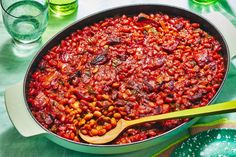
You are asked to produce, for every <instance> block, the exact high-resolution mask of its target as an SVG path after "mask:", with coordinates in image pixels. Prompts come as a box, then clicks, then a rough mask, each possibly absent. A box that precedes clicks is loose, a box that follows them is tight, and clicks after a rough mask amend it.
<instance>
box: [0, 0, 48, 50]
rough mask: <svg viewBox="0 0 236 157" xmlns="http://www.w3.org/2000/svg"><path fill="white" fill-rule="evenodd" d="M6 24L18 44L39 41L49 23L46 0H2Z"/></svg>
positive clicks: (24, 44)
mask: <svg viewBox="0 0 236 157" xmlns="http://www.w3.org/2000/svg"><path fill="white" fill-rule="evenodd" d="M1 6H2V16H3V22H4V25H5V27H6V29H7V31H8V32H9V34H10V35H11V36H12V38H13V41H14V42H15V44H17V45H21V46H22V45H23V46H27V45H30V44H31V45H32V44H35V43H37V41H39V39H40V38H41V35H42V34H43V32H44V31H45V29H46V27H47V23H48V4H47V2H46V1H45V0H1Z"/></svg>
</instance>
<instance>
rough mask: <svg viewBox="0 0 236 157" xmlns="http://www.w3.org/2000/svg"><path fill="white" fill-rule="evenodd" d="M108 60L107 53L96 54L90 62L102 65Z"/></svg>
mask: <svg viewBox="0 0 236 157" xmlns="http://www.w3.org/2000/svg"><path fill="white" fill-rule="evenodd" d="M108 61H109V59H108V55H107V54H99V55H97V56H96V57H95V58H94V59H93V60H92V61H91V62H90V64H91V65H103V64H105V63H107V62H108Z"/></svg>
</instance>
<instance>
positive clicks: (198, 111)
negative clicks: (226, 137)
mask: <svg viewBox="0 0 236 157" xmlns="http://www.w3.org/2000/svg"><path fill="white" fill-rule="evenodd" d="M235 111H236V100H234V101H228V102H223V103H218V104H214V105H209V106H204V107H199V108H192V109H186V110H181V111H175V112H170V113H165V114H160V115H155V116H149V117H144V118H140V119H136V120H132V121H127V123H128V125H129V126H130V125H135V124H139V123H145V122H151V121H158V120H167V119H177V118H191V117H200V116H209V115H213V114H223V113H229V112H235Z"/></svg>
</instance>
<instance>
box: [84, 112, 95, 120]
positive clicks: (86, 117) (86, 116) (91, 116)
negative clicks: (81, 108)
mask: <svg viewBox="0 0 236 157" xmlns="http://www.w3.org/2000/svg"><path fill="white" fill-rule="evenodd" d="M91 118H93V114H92V113H88V114H86V115H85V116H84V119H85V120H90V119H91Z"/></svg>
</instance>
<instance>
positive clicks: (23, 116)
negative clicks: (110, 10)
mask: <svg viewBox="0 0 236 157" xmlns="http://www.w3.org/2000/svg"><path fill="white" fill-rule="evenodd" d="M5 104H6V108H7V112H8V116H9V117H10V119H11V122H12V123H13V125H14V126H15V127H16V129H17V130H18V132H19V133H20V134H21V135H22V136H25V137H29V136H34V135H39V134H44V133H47V132H46V131H45V130H44V129H43V128H41V127H40V126H39V125H38V124H37V123H36V122H35V120H34V119H33V117H32V116H31V115H30V113H29V111H28V109H27V107H26V105H25V102H24V95H23V82H21V83H18V84H15V85H13V86H10V87H9V88H8V89H6V91H5Z"/></svg>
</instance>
